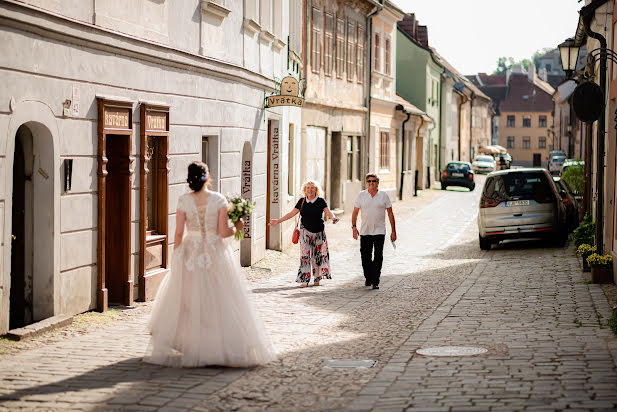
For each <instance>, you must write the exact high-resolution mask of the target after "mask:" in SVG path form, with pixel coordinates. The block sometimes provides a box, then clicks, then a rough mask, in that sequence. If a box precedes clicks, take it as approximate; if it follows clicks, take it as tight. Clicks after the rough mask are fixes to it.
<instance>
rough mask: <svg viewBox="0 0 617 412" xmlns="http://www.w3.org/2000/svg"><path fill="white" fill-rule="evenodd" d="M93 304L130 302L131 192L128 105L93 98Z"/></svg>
mask: <svg viewBox="0 0 617 412" xmlns="http://www.w3.org/2000/svg"><path fill="white" fill-rule="evenodd" d="M97 107H98V202H97V206H98V218H97V242H98V248H97V268H98V276H97V306H98V309H99V310H100V311H105V310H107V308H108V305H109V304H121V305H127V306H130V305H132V303H133V271H132V269H131V190H132V181H133V172H134V170H133V164H134V161H135V158H134V157H133V156H132V155H131V147H132V137H133V104H132V103H131V102H123V101H112V100H107V99H103V98H99V99H98V101H97Z"/></svg>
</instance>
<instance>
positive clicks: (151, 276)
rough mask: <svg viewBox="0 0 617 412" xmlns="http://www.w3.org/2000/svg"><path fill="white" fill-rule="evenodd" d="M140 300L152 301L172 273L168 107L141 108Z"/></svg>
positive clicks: (143, 104) (144, 106) (149, 106)
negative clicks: (170, 265)
mask: <svg viewBox="0 0 617 412" xmlns="http://www.w3.org/2000/svg"><path fill="white" fill-rule="evenodd" d="M139 134H140V165H141V170H140V189H139V194H140V196H139V199H140V208H139V211H140V219H139V237H140V246H139V280H138V299H139V300H141V301H147V300H152V299H154V297H155V296H156V292H157V290H158V288H159V286H160V284H161V282H162V280H163V278H164V277H165V275H166V274H167V273H168V272H169V258H168V253H169V233H168V232H169V230H168V222H169V220H168V219H169V210H168V191H169V107H163V106H154V105H149V104H145V103H142V104H141V105H140V133H139Z"/></svg>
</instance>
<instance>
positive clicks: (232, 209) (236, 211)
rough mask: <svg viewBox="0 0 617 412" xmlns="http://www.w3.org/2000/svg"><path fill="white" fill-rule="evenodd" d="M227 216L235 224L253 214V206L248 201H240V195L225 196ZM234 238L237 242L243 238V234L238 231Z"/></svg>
mask: <svg viewBox="0 0 617 412" xmlns="http://www.w3.org/2000/svg"><path fill="white" fill-rule="evenodd" d="M227 202H229V204H228V206H227V216H229V218H230V219H231V221H232V222H234V223H236V222H237V221H238V220H240V219H244V218H247V217H248V216H249V215H250V214H251V213H252V212H253V204H252V203H251V201H250V199H242V197H240V195H231V196H227ZM234 237H235V238H236V239H238V240H240V239H242V238H244V233H243V232H242V231H241V230H238V231H237V232H236V234H235V235H234Z"/></svg>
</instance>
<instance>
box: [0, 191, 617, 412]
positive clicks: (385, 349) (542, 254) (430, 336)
mask: <svg viewBox="0 0 617 412" xmlns="http://www.w3.org/2000/svg"><path fill="white" fill-rule="evenodd" d="M478 192H479V191H476V192H472V193H469V192H457V191H447V192H446V191H437V190H433V191H425V193H424V194H423V195H422V196H421V197H419V198H414V199H412V200H411V201H409V202H399V203H395V204H394V211H395V214H396V217H397V232H398V235H399V238H400V239H399V241H398V242H397V243H398V248H397V249H396V250H394V249H392V247H391V246H390V244H389V242H387V245H386V249H385V252H384V255H385V261H384V270H383V277H382V284H381V289H380V290H379V291H373V290H371V289H369V288H365V287H364V286H363V277H362V275H361V267H360V259H359V250H358V249H359V245H358V243H357V242H356V241H353V240H352V239H351V234H350V232H351V231H350V229H349V226H350V225H349V221H348V219H349V217H348V216H346V217H344V219H343V221H341V223H339V224H337V225H330V224H328V225H327V227H326V231H327V235H328V240H329V243H330V246H331V255H332V271H333V279H332V280H330V281H325V282H324V286H320V287H309V288H298V287H297V284H296V283H295V282H294V280H295V273H296V270H297V259H296V257H295V256H294V253H297V251H292V252H293V253H290V254H289V255H286V254H280V253H278V252H271V253H269V256H268V257H267V259H266V261H264V262H260V263H261V264H263V266H261V265H260V266H261V267H254V268H252V269H251V270H250V271H249V276H252V275H251V272H252V273H253V274H254V275H255V276H254V279H255V281H254V282H253V283H252V287H253V292H254V295H253V296H254V298H255V302H256V305H257V309H258V310H259V313H260V315H261V316H262V317H263V318H264V320H265V322H266V327H267V329H268V333H269V335H270V336H271V337H272V340H273V342H274V345H275V348H276V350H277V353H278V355H279V359H278V360H276V361H274V362H271V363H269V364H268V365H265V366H263V367H259V368H254V369H250V370H243V369H229V368H198V369H172V368H163V367H158V366H154V365H148V364H144V363H142V362H141V356H142V355H143V352H144V350H145V348H146V345H147V342H148V335H147V334H146V333H145V322H146V319H147V310H144V309H148V306H147V305H144V306H140V307H139V308H138V311H139V313H138V314H137V315H135V316H127V317H126V318H124V319H122V320H120V321H118V322H116V323H115V324H113V325H112V326H108V327H105V328H101V329H97V330H94V331H91V332H89V333H86V334H83V335H81V336H72V337H69V338H67V339H63V340H60V341H57V342H53V343H48V344H41V345H39V346H38V347H36V348H32V349H29V350H24V351H22V352H20V353H17V354H15V355H12V356H3V357H0V382H1V383H0V410H28V411H29V410H37V409H38V410H66V409H73V410H102V411H110V410H113V411H117V410H122V411H129V410H131V411H132V410H135V411H185V410H196V411H215V410H221V411H223V410H225V411H227V410H243V411H244V410H249V411H251V410H274V411H291V410H301V411H316V410H346V409H349V410H370V409H374V410H403V409H405V408H411V409H413V410H421V411H425V410H449V409H451V410H456V411H458V410H489V409H490V410H514V409H519V410H533V409H540V410H547V409H549V410H550V409H565V408H567V407H570V408H578V409H584V410H587V409H591V408H598V409H602V408H604V409H606V410H611V409H615V408H617V395H616V394H617V373H616V370H617V366H616V365H615V359H616V358H617V353H615V350H616V348H617V344H616V342H617V338H616V337H615V335H613V334H612V332H610V330H609V329H608V328H607V327H606V326H605V325H606V319H607V318H608V316H609V315H610V307H609V305H608V303H607V300H606V298H605V297H604V295H603V294H602V291H601V289H600V287H599V286H598V285H588V284H586V283H584V282H583V278H582V275H581V271H580V269H579V267H578V262H577V261H576V258H575V256H574V254H573V253H572V250H571V248H568V247H566V248H548V249H545V248H540V247H538V245H533V244H528V243H524V244H510V245H509V246H506V245H504V246H501V247H500V248H498V249H493V250H491V251H488V252H482V251H480V249H479V248H478V245H477V228H476V225H475V214H476V213H477V201H478V196H479V193H478ZM268 259H271V262H275V263H276V265H275V266H274V270H272V271H269V269H271V268H270V267H269V266H267V265H268ZM445 345H464V346H476V347H480V348H483V349H487V350H488V352H487V353H485V354H482V355H478V356H472V357H450V358H435V357H425V356H421V355H419V354H416V352H415V351H416V349H418V348H426V347H429V346H431V347H432V346H445ZM333 359H334V360H335V359H358V360H362V359H371V360H375V361H377V364H376V365H375V367H373V368H368V369H332V368H327V367H324V366H323V362H324V361H328V360H333ZM611 397H612V398H611Z"/></svg>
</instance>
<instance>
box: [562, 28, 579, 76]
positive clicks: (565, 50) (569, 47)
mask: <svg viewBox="0 0 617 412" xmlns="http://www.w3.org/2000/svg"><path fill="white" fill-rule="evenodd" d="M558 47H559V54H560V55H561V67H563V71H564V72H566V76H567V78H572V73H574V71H575V70H576V63H577V62H578V52H579V50H580V49H581V48H580V47H577V46H575V45H574V39H572V38H570V39H566V41H564V42H563V43H561V44H560V45H559V46H558Z"/></svg>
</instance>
